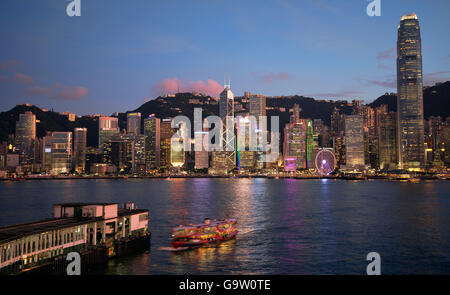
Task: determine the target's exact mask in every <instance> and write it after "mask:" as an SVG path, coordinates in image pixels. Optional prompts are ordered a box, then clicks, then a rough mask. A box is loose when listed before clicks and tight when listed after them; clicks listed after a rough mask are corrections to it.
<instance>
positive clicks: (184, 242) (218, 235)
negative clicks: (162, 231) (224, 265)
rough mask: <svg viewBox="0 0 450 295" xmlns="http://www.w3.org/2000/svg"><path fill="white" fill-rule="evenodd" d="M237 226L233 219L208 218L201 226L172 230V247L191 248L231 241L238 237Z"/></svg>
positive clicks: (192, 225) (181, 226)
mask: <svg viewBox="0 0 450 295" xmlns="http://www.w3.org/2000/svg"><path fill="white" fill-rule="evenodd" d="M236 226H237V220H236V219H233V218H229V219H222V220H212V221H211V220H210V219H209V218H206V219H205V221H204V222H203V223H200V224H188V225H180V226H177V227H175V228H174V229H173V230H172V246H173V247H174V248H181V247H183V248H191V247H197V246H201V245H204V244H207V243H215V242H219V241H225V240H229V239H232V238H234V237H235V236H236V235H237V233H238V231H237V229H236Z"/></svg>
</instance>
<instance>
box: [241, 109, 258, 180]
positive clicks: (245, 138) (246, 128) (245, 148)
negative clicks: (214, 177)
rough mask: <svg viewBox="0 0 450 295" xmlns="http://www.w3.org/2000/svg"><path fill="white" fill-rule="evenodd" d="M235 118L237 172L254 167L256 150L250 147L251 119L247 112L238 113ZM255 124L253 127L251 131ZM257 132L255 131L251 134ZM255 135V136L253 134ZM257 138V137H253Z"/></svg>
mask: <svg viewBox="0 0 450 295" xmlns="http://www.w3.org/2000/svg"><path fill="white" fill-rule="evenodd" d="M236 118H237V126H236V127H237V137H236V138H237V143H236V146H237V151H236V152H237V167H238V171H239V172H244V171H249V170H252V169H253V168H254V167H255V164H256V159H255V157H256V156H257V155H256V153H257V152H256V151H254V150H253V151H252V150H251V148H250V136H251V135H250V132H251V131H252V130H251V125H250V123H251V121H250V118H249V115H248V114H240V115H237V116H236ZM254 128H255V126H254V127H253V131H255V130H254ZM256 134H257V133H256V132H255V133H254V135H253V136H255V135H256ZM255 137H256V136H255ZM255 139H256V140H257V138H255Z"/></svg>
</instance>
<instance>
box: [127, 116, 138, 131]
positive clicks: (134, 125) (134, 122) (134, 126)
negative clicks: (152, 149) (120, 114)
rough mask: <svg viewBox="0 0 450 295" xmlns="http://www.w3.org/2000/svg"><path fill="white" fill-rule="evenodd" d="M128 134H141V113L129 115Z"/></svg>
mask: <svg viewBox="0 0 450 295" xmlns="http://www.w3.org/2000/svg"><path fill="white" fill-rule="evenodd" d="M127 133H128V134H134V135H139V134H141V113H128V114H127Z"/></svg>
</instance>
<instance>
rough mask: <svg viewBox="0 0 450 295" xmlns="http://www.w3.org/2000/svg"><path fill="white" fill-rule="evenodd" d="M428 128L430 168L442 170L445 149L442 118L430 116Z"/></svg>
mask: <svg viewBox="0 0 450 295" xmlns="http://www.w3.org/2000/svg"><path fill="white" fill-rule="evenodd" d="M428 128H429V136H428V137H429V139H430V145H429V148H431V153H432V156H431V167H433V168H443V166H444V161H445V155H444V151H445V147H444V145H445V144H444V137H443V129H444V128H443V124H442V118H441V117H439V116H438V117H436V116H431V117H430V118H429V119H428Z"/></svg>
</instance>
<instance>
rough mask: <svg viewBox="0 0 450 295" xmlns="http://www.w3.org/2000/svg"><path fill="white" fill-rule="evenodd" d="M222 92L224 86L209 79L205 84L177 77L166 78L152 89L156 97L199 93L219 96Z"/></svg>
mask: <svg viewBox="0 0 450 295" xmlns="http://www.w3.org/2000/svg"><path fill="white" fill-rule="evenodd" d="M222 90H223V86H222V85H220V84H219V83H217V82H216V81H215V80H212V79H208V80H207V81H206V83H205V82H203V81H201V80H198V81H183V80H180V79H178V78H176V77H173V78H166V79H164V80H162V81H160V82H158V83H156V84H155V85H154V86H153V88H152V92H153V94H154V95H166V94H174V93H177V92H199V93H202V94H206V95H211V96H217V95H219V94H220V92H222Z"/></svg>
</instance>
